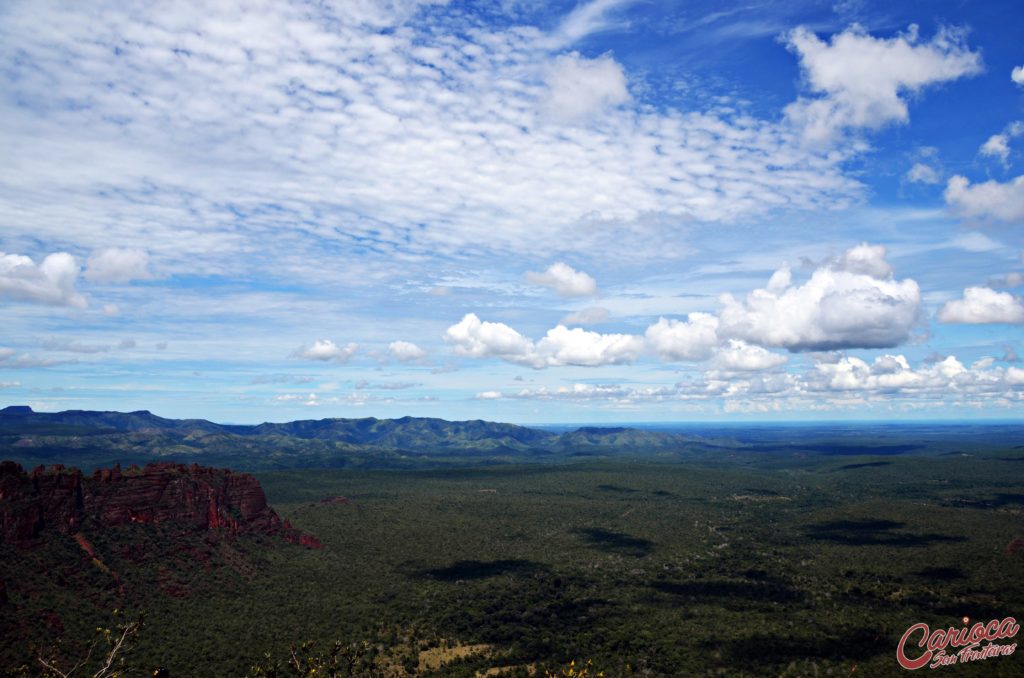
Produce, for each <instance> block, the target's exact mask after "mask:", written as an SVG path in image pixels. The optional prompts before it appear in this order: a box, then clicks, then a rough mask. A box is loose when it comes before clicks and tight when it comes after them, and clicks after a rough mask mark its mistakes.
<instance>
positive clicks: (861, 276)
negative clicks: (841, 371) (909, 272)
mask: <svg viewBox="0 0 1024 678" xmlns="http://www.w3.org/2000/svg"><path fill="white" fill-rule="evenodd" d="M890 270H891V269H890V267H889V264H888V262H887V261H885V250H884V248H879V247H873V246H869V245H859V246H857V247H854V248H852V249H851V250H849V251H847V252H846V253H845V254H844V255H843V256H842V257H841V258H840V259H839V260H838V261H837V262H835V263H833V264H830V265H826V266H824V267H821V268H819V269H817V270H816V271H814V273H813V274H812V275H811V278H810V279H809V280H808V281H807V282H805V283H804V284H802V285H793V284H792V282H791V280H790V274H789V272H788V269H780V271H779V272H776V274H775V275H773V276H772V281H771V282H770V283H769V285H768V287H767V288H765V289H758V290H754V291H753V292H751V293H750V294H748V295H747V297H746V299H744V300H742V301H740V300H737V299H735V298H734V297H733V296H732V295H731V294H726V295H723V297H722V303H723V305H724V308H723V309H722V312H721V313H720V315H719V328H718V333H719V335H720V336H723V337H732V338H738V339H743V340H745V341H748V342H750V343H753V344H759V345H762V346H776V347H780V348H787V349H789V350H791V351H807V350H831V349H837V348H855V347H857V348H885V347H890V346H896V345H898V344H900V343H902V342H904V341H906V340H907V338H908V337H909V334H910V330H911V328H912V327H913V325H914V323H915V321H916V320H917V318H918V312H919V308H920V303H921V293H920V289H919V288H918V285H917V283H916V282H915V281H913V280H911V279H905V280H894V279H891V278H890V277H888V275H889V271H890Z"/></svg>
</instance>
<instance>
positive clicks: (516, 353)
mask: <svg viewBox="0 0 1024 678" xmlns="http://www.w3.org/2000/svg"><path fill="white" fill-rule="evenodd" d="M444 340H445V341H447V342H449V343H450V344H452V345H453V346H454V347H455V352H456V353H458V354H459V355H462V356H466V357H469V358H490V357H494V358H502V359H505V360H508V361H509V362H516V363H523V362H525V361H524V358H525V356H528V355H530V354H531V353H532V352H533V342H532V341H530V340H529V339H527V338H526V337H524V336H523V335H521V334H519V332H516V331H515V330H514V329H512V328H511V327H509V326H508V325H506V324H505V323H494V322H489V321H482V320H480V318H478V317H477V315H476V314H475V313H467V314H466V315H465V316H463V318H462V320H460V321H459V322H458V323H456V324H455V325H452V326H451V327H449V328H448V329H447V330H445V333H444Z"/></svg>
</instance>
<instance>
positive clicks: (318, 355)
mask: <svg viewBox="0 0 1024 678" xmlns="http://www.w3.org/2000/svg"><path fill="white" fill-rule="evenodd" d="M358 348H359V346H358V344H354V343H351V342H350V343H348V344H346V345H345V346H338V345H337V344H335V343H334V342H333V341H331V340H330V339H317V340H316V341H314V342H313V343H312V345H310V346H304V347H302V348H299V349H296V350H295V351H294V352H293V353H292V357H293V358H302V359H304V360H321V361H324V362H327V361H329V360H333V361H335V362H341V363H343V362H347V361H348V359H349V358H351V357H352V356H353V355H355V352H356V350H357V349H358Z"/></svg>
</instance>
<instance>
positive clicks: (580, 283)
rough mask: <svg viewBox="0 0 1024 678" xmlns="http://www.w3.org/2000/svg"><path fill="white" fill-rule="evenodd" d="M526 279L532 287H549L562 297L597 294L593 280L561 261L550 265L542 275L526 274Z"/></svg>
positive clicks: (531, 272) (595, 283) (532, 272)
mask: <svg viewBox="0 0 1024 678" xmlns="http://www.w3.org/2000/svg"><path fill="white" fill-rule="evenodd" d="M526 279H527V280H528V281H530V282H531V283H533V284H534V285H542V286H544V287H550V288H551V289H553V290H554V291H555V292H557V293H558V294H560V295H562V296H563V297H584V296H591V295H594V294H597V282H596V281H595V280H594V279H593V278H591V277H590V276H589V275H587V274H586V273H584V272H583V271H577V270H576V269H574V268H573V267H572V266H569V265H568V264H565V263H563V262H561V261H559V262H556V263H554V264H551V265H550V266H548V270H546V271H544V272H543V273H537V272H535V271H530V272H528V273H527V274H526Z"/></svg>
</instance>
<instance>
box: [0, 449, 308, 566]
mask: <svg viewBox="0 0 1024 678" xmlns="http://www.w3.org/2000/svg"><path fill="white" fill-rule="evenodd" d="M130 523H149V524H156V523H170V524H174V525H177V526H182V527H185V528H188V529H191V530H194V531H205V530H224V531H228V532H231V533H234V534H264V535H274V536H279V537H282V538H284V539H286V540H287V541H289V542H292V543H294V544H301V545H303V546H307V547H309V548H321V546H322V544H321V543H320V542H319V541H318V540H317V539H316V538H315V537H312V536H311V535H307V534H303V533H302V532H300V531H299V530H297V529H295V528H293V527H292V526H291V525H290V524H289V523H288V522H287V521H282V520H281V518H280V517H279V516H278V515H277V513H276V512H275V511H274V510H273V509H272V508H270V506H268V505H267V500H266V496H265V495H264V494H263V488H262V487H260V484H259V481H257V480H256V478H254V477H253V476H251V475H249V474H247V473H234V472H232V471H229V470H227V469H214V468H208V467H202V466H198V465H196V464H193V465H191V466H187V465H185V464H174V463H154V464H149V465H147V466H146V467H145V468H139V467H137V466H133V467H131V468H129V469H127V470H125V471H122V470H121V468H120V467H119V466H114V467H113V468H111V469H100V470H97V471H95V472H94V473H92V474H91V475H89V476H86V475H84V474H83V473H82V472H81V471H79V470H78V469H68V468H64V467H63V466H61V465H59V464H58V465H53V466H50V467H46V468H44V467H42V466H40V467H38V468H36V469H35V470H33V471H32V472H31V473H26V472H25V471H24V469H22V467H21V466H20V465H19V464H16V463H14V462H9V461H5V462H2V463H0V537H2V538H3V540H4V541H6V542H9V543H13V544H17V545H25V544H27V543H29V542H31V541H32V540H33V539H34V538H35V537H36V536H38V535H39V533H40V532H41V531H42V530H44V529H55V530H57V531H59V532H63V533H65V534H72V535H73V534H75V533H77V532H78V531H79V530H80V529H82V527H83V525H85V524H88V525H90V529H94V528H103V527H113V526H117V525H126V524H130Z"/></svg>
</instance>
